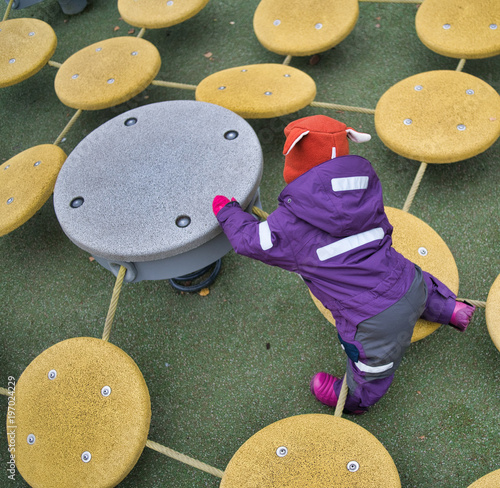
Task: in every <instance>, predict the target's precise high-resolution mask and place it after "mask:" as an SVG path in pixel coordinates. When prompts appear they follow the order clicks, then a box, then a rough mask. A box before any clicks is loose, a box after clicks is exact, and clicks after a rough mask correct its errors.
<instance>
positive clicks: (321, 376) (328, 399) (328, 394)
mask: <svg viewBox="0 0 500 488" xmlns="http://www.w3.org/2000/svg"><path fill="white" fill-rule="evenodd" d="M337 381H340V379H339V378H336V377H335V376H332V375H331V374H328V373H323V372H321V373H316V374H315V375H314V376H313V377H312V379H311V384H310V386H311V393H312V394H313V395H314V396H315V397H316V398H317V399H318V400H319V401H320V402H321V403H323V404H324V405H328V406H329V407H336V406H337V395H336V394H335V390H334V389H333V385H334V384H335V383H336V382H337Z"/></svg>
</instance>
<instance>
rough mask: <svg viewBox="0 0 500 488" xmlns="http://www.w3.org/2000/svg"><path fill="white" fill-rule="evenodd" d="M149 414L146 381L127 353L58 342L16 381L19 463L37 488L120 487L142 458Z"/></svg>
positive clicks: (88, 342)
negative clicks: (120, 483) (121, 482)
mask: <svg viewBox="0 0 500 488" xmlns="http://www.w3.org/2000/svg"><path fill="white" fill-rule="evenodd" d="M150 419H151V405H150V399H149V392H148V389H147V386H146V382H145V381H144V378H143V376H142V374H141V372H140V371H139V368H138V367H137V365H136V364H135V363H134V361H133V360H132V359H131V358H130V357H129V356H128V355H127V354H126V353H125V352H123V351H122V350H121V349H119V348H118V347H116V346H114V345H113V344H110V343H109V342H105V341H102V340H100V339H95V338H90V337H78V338H74V339H68V340H65V341H63V342H59V343H58V344H56V345H54V346H52V347H50V348H49V349H47V350H45V351H44V352H43V353H42V354H40V355H39V356H38V357H37V358H35V359H34V360H33V362H32V363H31V364H30V365H29V366H28V367H27V368H26V369H25V371H24V372H23V374H22V375H21V377H20V378H19V381H18V382H17V385H16V416H15V420H14V425H15V426H17V428H15V436H16V459H15V461H16V466H17V468H18V470H19V472H20V473H21V475H22V477H23V478H24V479H25V480H26V482H27V483H29V484H30V485H31V486H36V487H38V488H44V487H51V488H63V487H64V488H66V487H68V486H71V487H82V488H83V487H89V486H92V487H93V488H100V487H112V486H116V485H117V484H118V483H119V482H120V481H122V480H123V478H125V476H126V475H127V474H128V473H129V472H130V470H131V469H132V468H133V467H134V465H135V464H136V462H137V460H138V459H139V457H140V455H141V453H142V451H143V449H144V446H145V445H146V440H147V435H148V431H149V423H150ZM11 430H12V425H9V417H7V432H11Z"/></svg>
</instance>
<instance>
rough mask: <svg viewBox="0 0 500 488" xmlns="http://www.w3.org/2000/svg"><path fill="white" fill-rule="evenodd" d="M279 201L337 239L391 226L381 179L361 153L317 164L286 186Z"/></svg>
mask: <svg viewBox="0 0 500 488" xmlns="http://www.w3.org/2000/svg"><path fill="white" fill-rule="evenodd" d="M278 200H279V202H280V205H281V206H284V207H285V208H286V209H287V210H289V211H290V212H291V213H293V214H294V215H295V216H296V217H298V218H299V219H301V220H303V221H305V222H307V223H308V224H310V225H312V226H314V227H317V228H319V229H321V230H323V231H324V232H327V233H328V234H330V235H332V236H334V237H337V238H342V237H346V236H349V235H353V234H357V233H360V232H364V231H366V230H371V229H373V228H376V227H381V226H382V227H383V228H384V231H387V229H388V227H390V225H389V223H388V221H387V218H386V216H385V212H384V204H383V198H382V187H381V184H380V181H379V179H378V177H377V174H376V173H375V171H374V169H373V167H372V165H371V164H370V162H369V161H368V160H366V159H364V158H362V157H360V156H355V155H351V156H341V157H338V158H335V159H332V160H329V161H326V162H324V163H322V164H320V165H318V166H315V167H314V168H312V169H310V170H309V171H307V172H306V173H304V174H303V175H302V176H300V177H298V178H297V179H296V180H294V181H292V183H290V184H289V185H287V186H286V187H285V188H284V189H283V191H282V192H281V194H280V196H279V198H278Z"/></svg>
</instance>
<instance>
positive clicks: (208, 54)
mask: <svg viewBox="0 0 500 488" xmlns="http://www.w3.org/2000/svg"><path fill="white" fill-rule="evenodd" d="M212 55H213V53H211V52H210V51H209V52H207V53H205V54H204V55H203V56H205V57H206V58H211V57H212Z"/></svg>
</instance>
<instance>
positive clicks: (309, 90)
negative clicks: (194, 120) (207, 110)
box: [196, 64, 316, 119]
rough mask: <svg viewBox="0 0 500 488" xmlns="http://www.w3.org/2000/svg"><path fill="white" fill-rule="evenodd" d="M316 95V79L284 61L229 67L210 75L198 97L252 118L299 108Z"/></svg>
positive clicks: (272, 115)
mask: <svg viewBox="0 0 500 488" xmlns="http://www.w3.org/2000/svg"><path fill="white" fill-rule="evenodd" d="M315 96H316V84H315V83H314V80H313V79H312V78H311V77H310V76H309V75H307V74H306V73H304V72H303V71H300V70H298V69H296V68H292V67H290V66H285V65H283V64H252V65H248V66H240V67H238V68H230V69H226V70H223V71H219V72H217V73H214V74H213V75H210V76H208V77H207V78H205V79H204V80H203V81H202V82H201V83H200V84H199V85H198V86H197V88H196V100H198V101H202V102H209V103H213V104H215V105H220V106H222V107H225V108H227V109H229V110H232V111H233V112H236V113H237V114H238V115H240V116H241V117H243V118H249V119H262V118H269V117H279V116H281V115H285V114H289V113H293V112H296V111H297V110H300V109H302V108H304V107H306V106H307V105H309V104H310V103H311V102H312V101H313V100H314V97H315Z"/></svg>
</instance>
